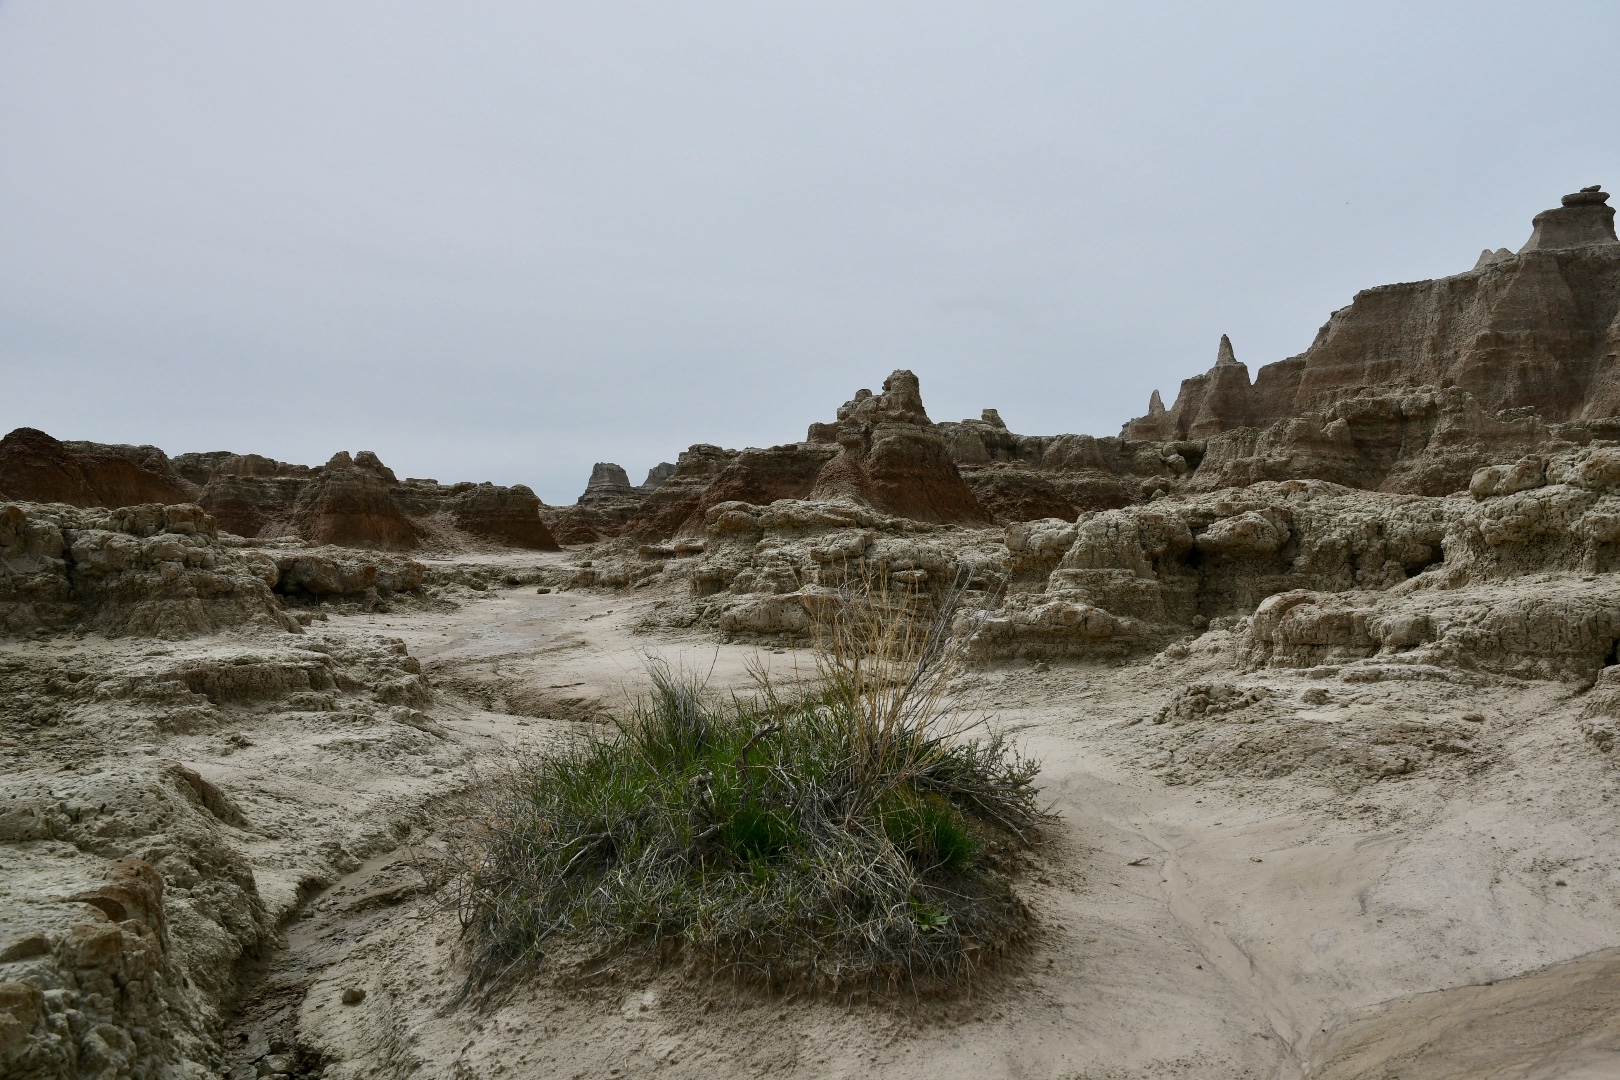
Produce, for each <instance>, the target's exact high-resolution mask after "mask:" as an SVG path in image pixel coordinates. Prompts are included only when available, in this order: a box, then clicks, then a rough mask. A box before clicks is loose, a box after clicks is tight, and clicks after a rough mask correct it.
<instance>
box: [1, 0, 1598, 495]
mask: <svg viewBox="0 0 1620 1080" xmlns="http://www.w3.org/2000/svg"><path fill="white" fill-rule="evenodd" d="M469 7H472V5H431V4H420V3H405V2H393V3H386V4H384V3H371V4H366V3H350V4H344V5H331V4H294V3H279V4H275V5H218V4H207V3H195V4H142V5H117V6H113V5H66V4H50V3H45V2H41V0H36V2H29V3H9V4H6V5H5V6H4V7H3V8H0V145H3V146H4V148H5V151H4V154H3V155H0V374H3V377H4V378H3V383H4V390H3V392H0V426H3V427H5V428H9V427H11V426H15V425H18V424H30V425H33V426H37V427H43V428H45V429H46V430H48V431H51V432H52V433H53V434H56V435H58V436H59V437H63V438H97V439H103V440H118V441H142V442H156V443H158V444H159V445H162V446H163V447H164V448H165V449H167V450H169V451H170V452H182V451H186V450H204V449H217V448H231V449H238V450H253V451H256V452H260V453H266V454H272V455H274V456H277V457H280V458H283V459H289V460H296V461H306V462H315V461H321V460H324V459H325V458H326V457H327V456H328V455H329V454H330V453H331V452H332V451H334V450H336V449H339V448H348V449H351V450H352V449H359V448H368V449H375V450H376V451H377V452H378V453H379V454H381V455H382V457H383V459H384V460H385V461H387V462H389V464H391V465H393V466H394V467H395V468H396V469H397V470H398V471H399V472H400V473H401V475H406V474H408V475H416V476H422V475H430V476H436V477H438V478H440V479H443V480H447V481H448V480H460V479H493V480H497V481H500V482H507V483H511V482H519V481H522V482H527V483H530V484H531V485H533V486H534V487H535V488H536V489H537V490H538V491H539V492H540V493H541V495H542V497H544V498H546V499H547V500H549V501H554V502H557V501H570V500H571V499H572V498H573V497H574V496H575V495H576V494H577V493H578V491H579V489H580V488H581V487H582V486H583V483H584V479H585V476H586V474H587V472H588V471H589V467H590V464H591V462H593V461H596V460H599V459H602V460H616V461H619V462H620V463H621V464H623V465H625V466H626V467H627V468H629V469H630V470H631V471H632V473H639V472H640V471H641V470H644V469H645V468H646V467H648V466H649V465H651V464H652V463H654V462H656V461H658V460H660V459H671V460H672V459H673V457H674V455H675V454H676V453H677V452H678V451H679V450H681V449H682V448H684V447H685V446H686V445H687V444H688V443H691V442H693V441H698V440H704V441H715V442H723V443H726V444H728V445H749V444H753V445H766V444H770V443H774V442H782V441H787V440H789V439H794V438H799V437H802V435H803V431H804V427H805V425H806V424H807V423H809V422H810V421H812V420H817V419H825V418H827V417H828V416H829V415H830V413H831V411H832V409H833V408H834V406H836V405H837V403H838V402H840V401H842V400H844V399H845V398H846V397H848V396H849V394H850V393H851V392H852V391H853V390H855V389H856V388H857V387H859V386H873V385H875V384H876V383H878V382H879V381H881V379H882V378H883V376H884V375H885V374H886V373H887V372H888V371H889V370H890V369H891V368H894V367H898V366H907V367H911V368H913V369H914V370H916V371H917V372H918V374H919V375H920V376H921V377H922V380H923V390H924V396H925V398H926V400H927V402H928V404H929V408H930V410H931V412H932V413H933V415H934V416H935V417H936V418H941V419H950V418H956V417H959V416H963V415H970V414H974V415H976V413H977V411H978V409H980V408H982V407H984V406H990V405H993V406H997V407H999V408H1000V409H1001V411H1002V415H1003V416H1004V417H1006V418H1007V420H1008V422H1009V423H1010V424H1011V425H1012V426H1013V427H1014V428H1015V429H1016V430H1020V431H1029V432H1057V431H1089V432H1092V433H1098V434H1104V433H1112V432H1114V431H1117V430H1118V426H1119V424H1120V423H1121V422H1122V421H1123V420H1125V419H1126V418H1127V417H1129V416H1131V415H1134V414H1136V413H1139V412H1141V411H1142V410H1143V408H1144V405H1145V402H1146V399H1147V395H1148V393H1149V392H1150V391H1151V390H1152V389H1154V388H1155V387H1158V388H1161V389H1162V390H1163V391H1164V392H1165V394H1166V397H1167V398H1168V397H1170V396H1173V393H1174V390H1175V386H1176V384H1177V382H1178V380H1179V379H1180V378H1182V377H1183V376H1185V375H1188V374H1192V373H1194V372H1195V371H1199V370H1202V369H1203V368H1204V367H1206V366H1207V365H1208V364H1209V363H1210V362H1211V360H1212V359H1213V356H1214V349H1215V342H1216V340H1217V339H1218V337H1219V335H1220V334H1221V333H1222V332H1226V333H1230V334H1231V335H1232V337H1233V340H1234V342H1235V343H1236V345H1237V349H1238V355H1239V357H1240V358H1241V359H1243V360H1245V361H1247V362H1248V363H1249V364H1250V366H1251V369H1252V368H1253V367H1255V366H1258V365H1259V364H1261V363H1266V362H1269V361H1272V360H1276V359H1280V358H1281V357H1283V356H1286V355H1289V354H1291V353H1294V352H1298V351H1300V350H1301V349H1303V348H1304V347H1305V346H1306V345H1307V344H1308V343H1309V341H1310V338H1311V336H1312V335H1313V334H1314V332H1315V329H1316V327H1317V326H1318V325H1319V324H1320V323H1321V322H1322V321H1323V319H1325V317H1326V316H1327V314H1328V312H1329V311H1330V310H1331V309H1333V308H1334V307H1338V306H1341V305H1343V304H1344V303H1347V302H1348V301H1349V299H1350V297H1351V295H1352V294H1353V292H1354V291H1355V290H1356V289H1357V288H1361V287H1365V286H1369V285H1373V284H1378V283H1382V282H1386V281H1393V280H1409V279H1413V278H1419V277H1430V276H1436V275H1440V274H1446V273H1452V272H1456V271H1459V270H1462V269H1466V268H1467V267H1469V266H1471V265H1472V263H1473V259H1474V257H1475V256H1476V255H1477V254H1478V252H1479V249H1480V248H1482V247H1486V246H1490V247H1498V246H1509V247H1516V246H1518V245H1519V244H1520V243H1521V242H1522V241H1523V240H1524V238H1525V236H1526V235H1527V234H1528V228H1529V218H1530V216H1531V215H1532V214H1533V213H1535V212H1536V211H1537V210H1540V209H1543V208H1545V207H1546V206H1550V205H1553V204H1554V203H1555V202H1556V199H1557V196H1558V195H1560V194H1562V193H1564V192H1565V191H1568V190H1573V188H1575V187H1578V186H1580V185H1582V184H1588V183H1595V182H1598V181H1601V180H1609V181H1611V182H1613V183H1620V169H1617V168H1616V167H1615V166H1616V164H1617V163H1620V140H1617V139H1616V138H1615V134H1616V130H1615V129H1616V125H1615V95H1614V92H1613V76H1612V71H1613V64H1612V58H1611V55H1610V54H1611V50H1612V43H1613V41H1614V40H1615V37H1616V31H1617V30H1620V9H1616V8H1615V7H1614V5H1612V4H1598V3H1591V4H1546V5H1537V6H1534V7H1531V6H1528V5H1520V4H1478V3H1469V4H1425V5H1421V6H1418V5H1411V4H1394V3H1381V4H1357V5H1283V4H1227V5H1219V6H1218V7H1217V6H1215V5H1201V4H1161V5H1153V6H1145V5H1115V4H1106V5H1105V4H1098V5H1076V4H997V5H988V4H978V5H967V4H950V3H928V4H921V3H918V4H870V3H861V4H816V5H797V6H788V5H775V4H757V3H751V4H740V3H739V4H688V5H668V4H653V3H648V4H610V3H593V4H576V5H557V4H552V5H533V4H482V5H477V6H476V10H471V11H470V10H468V8H469Z"/></svg>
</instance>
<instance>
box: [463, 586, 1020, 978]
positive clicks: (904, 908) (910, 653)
mask: <svg viewBox="0 0 1620 1080" xmlns="http://www.w3.org/2000/svg"><path fill="white" fill-rule="evenodd" d="M956 599H957V598H948V601H949V602H948V603H946V604H943V605H940V608H939V609H938V611H937V613H936V616H935V618H933V619H932V620H928V621H924V620H920V619H917V618H915V617H914V616H913V615H912V614H911V611H912V609H913V608H914V607H915V604H914V601H913V600H911V599H909V598H908V597H906V596H904V595H900V596H891V595H890V594H888V593H887V592H885V591H883V590H872V591H869V592H866V593H863V594H859V595H854V596H850V597H846V598H845V606H844V608H843V610H842V613H841V614H840V615H839V617H838V618H837V619H835V620H834V624H833V626H832V628H831V630H830V631H829V633H828V635H827V636H826V637H825V638H824V640H823V641H821V642H820V643H819V644H820V651H819V656H820V658H821V670H820V672H819V678H818V679H817V681H816V683H815V684H814V685H813V686H796V687H793V688H792V689H791V690H785V689H784V688H781V687H779V686H776V685H773V684H772V683H771V682H770V681H769V680H767V679H764V678H763V677H762V678H761V679H760V680H759V686H758V690H757V692H756V693H755V694H753V695H750V696H731V697H726V698H718V697H715V696H712V695H709V694H706V693H705V692H704V690H703V687H702V685H701V684H700V682H699V681H698V680H697V679H695V678H693V677H689V676H682V675H678V674H676V673H673V672H671V671H670V670H669V669H668V668H667V667H664V666H662V665H658V664H654V665H652V667H651V675H652V684H653V685H652V691H651V693H650V694H649V695H648V697H647V698H646V699H645V700H644V701H643V702H642V703H641V704H640V705H639V706H638V707H637V708H636V709H635V710H634V711H633V712H632V714H631V715H629V716H628V717H624V718H622V719H621V720H620V721H619V722H618V723H617V724H616V725H615V726H614V727H613V729H612V730H611V732H609V733H608V734H605V735H599V736H594V737H587V738H583V739H581V740H579V741H577V742H574V743H570V744H567V745H564V746H562V747H560V748H558V749H555V750H553V751H550V752H547V753H543V754H538V755H535V756H532V757H530V758H527V759H525V760H523V761H522V762H520V763H519V764H518V765H517V766H516V768H515V770H514V773H513V775H512V776H511V778H510V782H509V783H508V784H506V785H504V786H503V787H500V788H498V789H497V790H498V791H499V792H500V793H501V795H502V797H501V799H500V800H499V801H497V803H496V804H495V805H493V806H492V808H491V810H490V812H489V814H488V815H487V821H486V828H485V830H484V832H483V835H482V840H481V841H480V844H479V846H478V848H477V849H476V851H474V852H473V853H472V855H471V857H470V860H469V864H468V868H467V872H466V873H465V875H464V877H463V882H462V884H463V890H462V893H461V911H462V915H463V920H464V925H465V927H466V930H467V932H468V934H469V936H470V939H471V942H472V945H473V956H474V964H473V972H472V978H473V982H474V983H475V984H488V983H490V982H491V981H493V980H497V979H499V978H500V977H501V976H502V975H503V974H505V973H506V972H509V971H512V970H515V969H517V968H518V967H520V966H522V965H523V964H525V963H535V962H538V961H540V960H542V959H543V958H544V957H545V956H546V954H547V952H548V951H549V950H551V949H553V948H555V947H557V946H558V945H561V944H563V943H568V944H570V945H573V946H580V947H583V948H585V949H588V950H591V951H594V952H596V953H598V954H600V953H606V952H613V951H615V950H620V949H624V948H626V947H631V946H635V945H645V946H648V947H650V948H652V949H654V950H655V951H656V952H657V953H658V954H660V955H668V954H669V953H670V952H671V951H675V952H680V953H684V954H685V955H686V956H687V957H688V958H689V959H691V960H693V961H695V962H700V963H706V964H708V965H711V966H713V967H716V968H718V969H720V970H722V971H724V972H727V973H729V974H732V975H735V976H738V977H741V978H745V979H754V980H759V981H763V982H765V983H769V984H772V985H782V984H797V985H810V986H815V987H820V988H824V989H829V990H854V989H864V988H870V987H901V986H905V987H913V988H922V987H928V986H937V985H948V984H950V983H953V982H958V981H960V980H962V979H964V978H965V977H967V976H968V975H969V974H970V973H971V972H973V971H974V970H976V969H978V968H979V967H980V966H982V964H983V963H984V962H985V961H986V960H987V959H988V958H989V957H991V956H994V955H997V954H999V953H1001V952H1004V951H1005V950H1006V949H1007V948H1008V947H1009V946H1010V945H1012V944H1013V943H1014V942H1016V941H1017V940H1018V939H1019V938H1020V937H1021V935H1022V934H1023V933H1024V932H1025V929H1026V926H1027V922H1028V919H1029V915H1028V912H1027V911H1026V909H1025V908H1024V907H1023V905H1022V904H1021V903H1020V902H1019V901H1018V900H1017V898H1016V897H1015V896H1014V895H1013V893H1012V892H1011V890H1010V888H1009V887H1008V882H1007V880H1006V879H1005V877H1004V875H1003V874H1002V872H1001V871H1000V870H998V869H997V866H999V865H1004V861H1003V860H994V859H986V858H981V857H980V856H981V853H983V852H984V851H985V850H986V849H987V848H990V847H1006V846H1012V847H1016V846H1021V845H1026V844H1028V843H1029V842H1030V841H1031V839H1032V838H1033V836H1034V835H1035V831H1036V829H1037V828H1038V826H1039V825H1040V823H1041V820H1042V816H1041V814H1040V813H1039V812H1038V811H1037V809H1036V805H1035V801H1034V800H1035V790H1034V777H1035V773H1036V765H1035V764H1034V763H1033V762H1031V761H1029V760H1027V759H1025V758H1023V757H1021V756H1020V755H1019V754H1018V753H1017V751H1016V750H1015V749H1014V748H1012V747H1011V746H1010V745H1009V744H1007V743H1006V742H1005V741H1003V740H1002V739H1001V738H1000V737H998V736H996V735H994V734H993V733H983V732H975V731H974V730H973V729H974V727H975V726H976V725H975V723H974V721H972V720H971V719H964V718H963V716H962V714H961V713H960V712H959V711H958V710H956V709H955V708H954V707H951V705H950V703H948V702H947V700H946V697H945V693H944V683H945V680H946V679H947V678H948V677H949V676H950V674H951V673H952V671H953V669H954V667H955V665H956V663H957V660H958V657H959V653H958V652H957V651H956V646H955V645H954V644H953V643H954V642H956V641H958V640H959V638H958V637H953V636H952V635H950V634H949V632H948V628H949V625H950V621H949V620H950V619H951V617H952V615H953V614H954V611H955V608H956V603H955V600H956ZM975 734H977V735H978V737H977V738H975V737H972V736H973V735H975Z"/></svg>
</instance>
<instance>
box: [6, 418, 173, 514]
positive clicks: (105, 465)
mask: <svg viewBox="0 0 1620 1080" xmlns="http://www.w3.org/2000/svg"><path fill="white" fill-rule="evenodd" d="M0 497H3V498H8V499H20V500H27V501H31V502H42V503H66V504H68V505H69V506H134V505H137V504H140V503H181V502H189V501H190V499H191V497H192V494H191V492H190V491H189V490H188V489H187V487H186V485H185V483H184V481H182V480H181V479H180V477H179V476H177V475H175V473H174V471H173V470H172V469H171V468H170V466H169V461H168V458H166V457H164V455H163V451H161V450H159V449H158V448H157V447H155V446H139V447H136V446H107V445H103V444H100V443H63V442H58V441H57V440H56V439H53V438H51V437H50V436H49V435H47V434H45V433H44V432H43V431H38V430H36V429H34V428H18V429H17V430H15V431H13V432H11V434H9V435H7V436H6V437H5V438H4V439H0Z"/></svg>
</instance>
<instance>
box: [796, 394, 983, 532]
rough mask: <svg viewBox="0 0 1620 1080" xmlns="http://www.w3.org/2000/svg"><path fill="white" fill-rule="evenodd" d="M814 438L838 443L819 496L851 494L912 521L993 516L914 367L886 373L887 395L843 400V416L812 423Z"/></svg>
mask: <svg viewBox="0 0 1620 1080" xmlns="http://www.w3.org/2000/svg"><path fill="white" fill-rule="evenodd" d="M809 441H810V442H812V443H819V444H822V445H831V444H834V443H836V444H837V445H838V447H839V452H838V454H837V456H836V457H834V458H833V459H832V460H831V461H828V462H827V463H826V464H825V465H823V466H822V468H821V470H820V471H819V472H818V473H817V475H816V479H815V484H814V486H813V487H812V488H811V491H810V495H811V497H812V498H819V499H826V498H846V499H852V500H854V501H856V502H860V503H865V504H867V505H869V506H871V507H873V508H874V509H876V510H880V511H882V512H883V513H886V514H892V515H894V516H895V517H904V518H910V519H912V520H913V521H929V522H954V523H958V524H970V525H980V524H989V523H990V516H989V515H988V514H986V513H985V511H984V508H983V507H981V506H980V505H979V500H978V499H977V498H976V497H975V496H974V494H973V490H972V489H971V488H969V487H968V486H967V484H966V483H965V482H964V481H963V480H962V475H961V473H960V472H958V471H957V468H956V463H955V462H953V461H952V460H951V456H950V453H949V452H948V450H947V448H946V442H945V434H944V433H943V432H942V431H940V429H939V428H938V427H937V426H936V425H935V424H934V422H933V421H931V420H930V419H928V412H927V410H925V409H924V408H923V403H922V392H921V389H920V387H919V384H918V382H917V376H915V375H913V374H912V373H911V372H909V371H904V370H901V371H896V372H894V373H893V374H892V375H890V376H889V377H888V378H887V379H885V380H883V392H882V393H881V394H873V393H872V392H871V391H870V390H862V391H860V392H858V393H857V394H856V395H855V397H854V398H852V399H851V400H850V401H847V402H845V403H844V404H843V405H842V406H840V407H839V409H838V420H837V422H836V423H833V424H815V425H812V426H811V428H810V439H809Z"/></svg>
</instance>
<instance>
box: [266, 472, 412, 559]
mask: <svg viewBox="0 0 1620 1080" xmlns="http://www.w3.org/2000/svg"><path fill="white" fill-rule="evenodd" d="M343 456H344V457H347V456H348V455H346V454H345V455H343ZM389 494H390V493H389V489H388V484H387V483H386V482H385V481H384V480H383V479H382V478H381V477H380V476H378V475H377V474H376V473H375V472H374V471H372V470H369V469H363V468H355V467H349V468H342V467H337V468H334V467H333V465H330V464H329V465H328V466H327V468H326V470H325V471H323V472H322V473H321V475H319V476H317V477H315V478H314V479H313V480H311V481H309V482H308V484H306V485H305V487H304V489H303V490H302V491H300V492H299V494H298V501H297V503H296V505H295V506H294V507H293V515H292V517H293V523H294V525H295V526H296V527H297V529H298V535H300V536H302V537H303V538H304V539H305V540H308V541H309V542H310V543H312V544H338V545H340V546H343V547H364V548H378V549H380V550H383V551H409V550H410V549H411V548H414V547H415V546H416V529H415V527H414V526H413V525H412V524H411V521H410V519H409V518H407V517H406V516H405V515H404V514H403V513H401V512H400V509H399V507H398V506H396V505H395V504H394V501H393V499H391V498H390V497H389Z"/></svg>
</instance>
